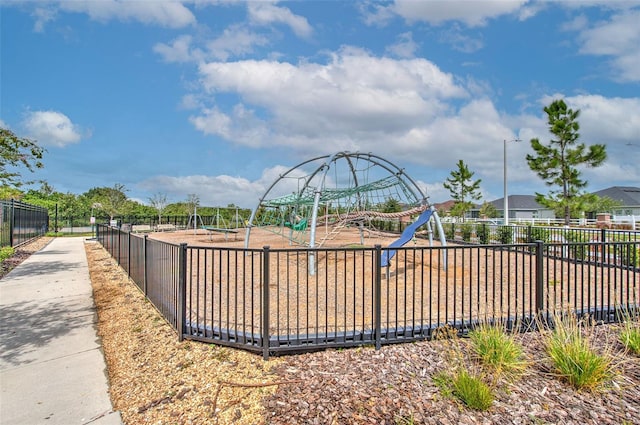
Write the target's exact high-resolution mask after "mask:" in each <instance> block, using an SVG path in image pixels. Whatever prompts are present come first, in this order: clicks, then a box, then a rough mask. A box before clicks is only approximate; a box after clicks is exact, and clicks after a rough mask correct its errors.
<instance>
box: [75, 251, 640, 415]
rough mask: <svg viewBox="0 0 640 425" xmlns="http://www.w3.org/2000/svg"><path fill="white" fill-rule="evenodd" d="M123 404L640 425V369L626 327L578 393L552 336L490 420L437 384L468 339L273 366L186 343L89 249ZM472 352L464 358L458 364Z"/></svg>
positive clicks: (169, 410)
mask: <svg viewBox="0 0 640 425" xmlns="http://www.w3.org/2000/svg"><path fill="white" fill-rule="evenodd" d="M86 253H87V259H88V261H89V268H90V274H91V280H92V285H93V289H94V298H95V302H96V307H97V310H98V317H99V324H98V328H99V334H100V337H101V340H102V345H103V349H104V353H105V357H106V360H107V367H108V375H109V382H110V392H111V398H112V401H113V404H114V407H115V409H117V410H120V411H121V412H122V417H123V420H124V422H125V424H126V425H133V424H158V425H160V424H216V423H219V424H447V425H449V424H451V425H453V424H576V425H577V424H593V425H596V424H598V425H600V424H612V425H613V424H640V359H639V358H638V357H636V356H632V355H631V354H629V353H625V352H624V351H623V349H622V346H621V345H620V343H619V342H618V341H617V332H618V327H617V326H615V325H606V326H597V327H595V328H593V329H592V330H591V331H590V340H591V342H592V344H593V345H594V347H595V348H596V349H597V350H598V351H599V352H603V351H609V352H611V353H612V354H613V355H614V358H615V361H614V363H615V366H616V367H615V371H616V372H615V374H614V376H613V377H612V379H611V380H610V381H609V382H608V383H607V385H606V387H605V388H603V389H602V390H601V391H597V392H589V391H576V390H574V389H573V388H572V387H570V386H569V385H568V384H567V383H565V382H564V381H563V380H561V379H560V378H559V377H557V376H556V375H555V374H554V373H553V371H552V370H551V369H550V365H549V361H548V359H547V358H546V356H545V354H544V350H542V349H541V347H542V341H541V335H540V334H538V333H529V334H524V335H517V337H516V339H517V341H518V342H520V343H521V344H522V345H523V346H524V350H525V353H526V356H527V358H528V360H529V361H530V366H529V368H528V370H527V372H526V374H525V376H523V377H521V378H520V379H517V380H515V381H512V382H508V381H499V382H497V385H496V394H497V395H496V400H495V401H494V403H493V405H492V407H491V408H490V409H489V410H488V411H486V412H477V411H474V410H471V409H469V408H467V407H465V406H464V405H462V404H461V403H460V402H457V401H455V400H453V399H451V398H448V397H445V396H444V395H442V394H441V392H440V390H439V389H438V387H437V386H436V385H435V383H434V381H433V377H434V376H435V375H436V374H438V373H440V372H443V371H448V370H452V369H454V368H455V367H457V366H458V365H459V362H460V361H461V360H462V361H463V362H464V363H465V364H467V365H470V366H471V367H473V368H477V363H476V362H475V360H474V359H473V358H472V357H471V354H470V351H469V347H468V341H467V340H466V339H460V340H447V341H424V342H418V343H411V344H400V345H393V346H385V347H383V348H382V349H381V350H380V351H375V350H373V349H372V348H370V347H361V348H355V349H345V350H328V351H322V352H317V353H308V354H303V355H295V356H287V357H281V358H277V359H271V360H269V361H268V362H265V361H263V360H262V358H261V357H260V356H256V355H252V354H248V353H244V352H241V351H238V350H235V349H231V348H225V347H218V346H214V345H207V344H202V343H197V342H189V341H183V342H179V341H178V338H177V336H176V334H175V333H174V332H173V331H172V330H171V328H170V327H169V325H168V324H167V323H166V322H165V321H164V320H163V319H162V318H161V317H160V315H159V314H158V312H157V311H156V310H155V309H154V308H153V307H152V306H151V304H150V303H149V302H147V301H145V299H144V297H143V296H142V295H141V293H140V292H139V291H138V289H137V287H136V286H135V285H134V284H133V283H132V282H131V281H130V280H129V279H128V277H127V275H126V273H124V272H123V271H122V270H121V269H120V268H119V267H117V265H116V264H115V262H114V261H113V259H112V258H110V256H109V254H108V253H107V252H106V251H105V250H104V249H103V248H102V247H101V246H100V245H99V244H97V243H87V244H86ZM458 350H460V351H461V352H462V353H463V358H462V359H459V358H458V359H457V360H456V358H457V356H455V354H452V353H455V352H457V351H458Z"/></svg>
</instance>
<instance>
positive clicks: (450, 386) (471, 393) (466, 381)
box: [433, 368, 494, 411]
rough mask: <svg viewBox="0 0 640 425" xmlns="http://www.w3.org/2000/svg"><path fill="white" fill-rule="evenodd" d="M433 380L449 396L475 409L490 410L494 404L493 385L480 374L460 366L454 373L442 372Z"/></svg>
mask: <svg viewBox="0 0 640 425" xmlns="http://www.w3.org/2000/svg"><path fill="white" fill-rule="evenodd" d="M433 381H434V382H435V384H436V385H437V386H438V388H440V390H441V391H442V393H443V394H444V395H445V396H447V397H455V398H457V399H458V400H460V401H462V402H463V403H464V404H465V405H466V406H468V407H469V408H471V409H474V410H480V411H484V410H488V409H489V408H490V407H491V405H492V404H493V400H494V395H493V391H492V390H491V387H489V385H487V384H486V383H485V382H484V381H483V380H482V378H481V377H480V376H477V375H473V374H471V373H470V372H469V371H468V370H466V369H464V368H460V369H458V370H456V371H455V372H453V373H452V374H448V373H444V372H443V373H440V374H438V375H436V376H434V377H433Z"/></svg>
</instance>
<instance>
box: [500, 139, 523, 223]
mask: <svg viewBox="0 0 640 425" xmlns="http://www.w3.org/2000/svg"><path fill="white" fill-rule="evenodd" d="M507 142H522V140H520V139H512V140H507V139H504V201H503V207H504V225H505V226H507V225H508V224H509V194H508V193H507Z"/></svg>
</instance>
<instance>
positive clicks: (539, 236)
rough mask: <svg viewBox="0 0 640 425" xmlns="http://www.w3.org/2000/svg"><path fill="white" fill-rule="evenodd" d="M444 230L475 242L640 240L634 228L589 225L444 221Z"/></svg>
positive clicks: (450, 236)
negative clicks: (606, 227) (560, 225)
mask: <svg viewBox="0 0 640 425" xmlns="http://www.w3.org/2000/svg"><path fill="white" fill-rule="evenodd" d="M443 230H444V233H445V236H446V238H447V240H449V241H451V242H460V243H473V244H512V243H533V242H535V241H543V242H545V243H567V242H607V241H638V240H640V232H638V231H634V230H614V229H598V228H589V227H582V228H579V227H558V226H524V225H507V226H504V225H497V224H490V223H474V222H466V223H445V224H443Z"/></svg>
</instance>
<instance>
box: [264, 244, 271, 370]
mask: <svg viewBox="0 0 640 425" xmlns="http://www.w3.org/2000/svg"><path fill="white" fill-rule="evenodd" d="M269 279H270V276H269V246H264V247H263V248H262V358H263V359H264V360H269V339H270V338H269Z"/></svg>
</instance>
